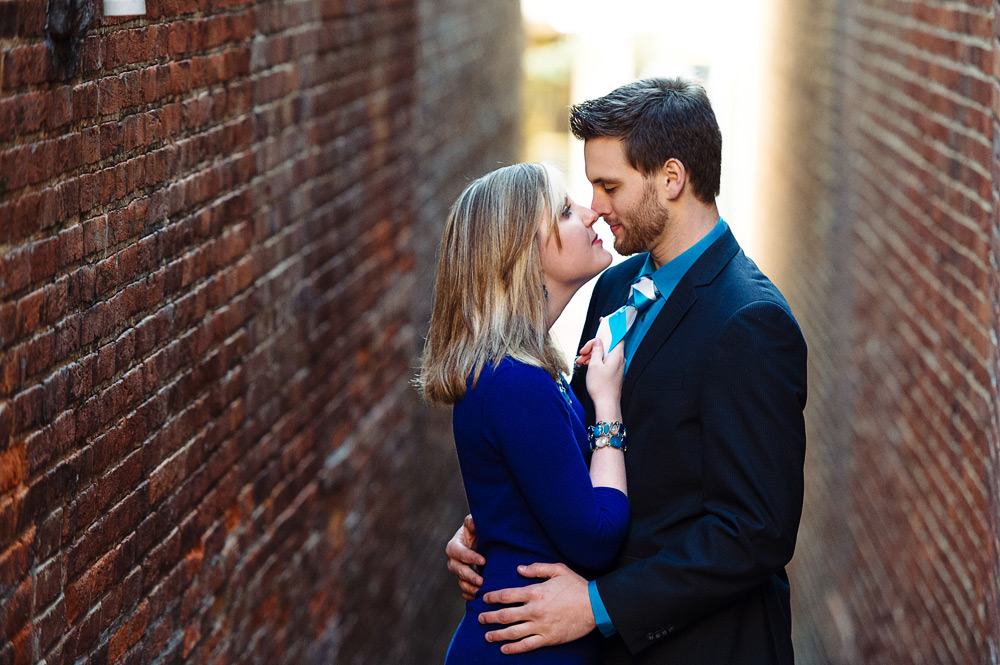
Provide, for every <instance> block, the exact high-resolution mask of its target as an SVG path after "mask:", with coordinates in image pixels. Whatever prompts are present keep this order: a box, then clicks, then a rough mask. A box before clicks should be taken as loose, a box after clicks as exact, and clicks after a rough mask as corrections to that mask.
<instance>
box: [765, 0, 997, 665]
mask: <svg viewBox="0 0 1000 665" xmlns="http://www.w3.org/2000/svg"><path fill="white" fill-rule="evenodd" d="M998 7H1000V6H998V5H997V4H996V3H995V2H990V1H985V2H984V1H977V2H947V3H924V2H882V1H872V0H868V1H859V0H853V1H848V2H832V1H831V2H825V1H820V2H778V9H777V10H776V12H775V14H776V15H777V16H778V17H779V18H778V20H777V22H776V24H775V34H774V38H773V40H772V41H771V45H772V46H771V49H770V56H769V57H768V61H769V62H770V63H772V65H771V66H772V67H773V69H772V70H771V72H770V73H771V74H773V78H772V79H771V81H772V83H773V86H772V87H771V93H770V94H771V95H772V96H773V100H774V101H773V103H772V104H771V108H770V111H769V113H768V120H769V125H768V127H767V130H766V136H767V139H766V140H765V141H764V142H763V144H762V145H763V148H764V149H763V151H762V162H761V163H762V165H763V166H762V178H761V180H760V183H761V192H762V197H761V204H762V208H761V213H760V218H761V220H762V222H761V226H762V227H765V226H766V227H767V228H768V231H767V241H766V243H765V244H766V251H765V252H764V258H765V260H766V262H767V263H768V265H770V266H771V267H772V273H773V275H774V277H775V278H776V280H777V281H778V283H779V284H780V285H781V286H782V288H783V289H784V292H785V293H786V294H787V296H788V298H789V300H790V301H791V304H792V307H793V309H794V310H795V312H796V314H797V315H798V317H799V320H800V322H801V323H802V326H803V328H804V331H805V334H806V338H807V339H808V341H809V350H810V365H809V371H810V390H811V394H810V398H809V400H810V401H809V406H808V410H807V414H808V427H809V431H808V436H809V453H808V462H807V466H808V476H807V493H806V506H805V512H804V515H803V521H802V529H801V531H800V538H799V543H800V546H799V548H798V550H797V552H796V556H795V560H794V564H793V567H792V571H791V572H792V579H793V585H794V589H795V590H796V591H795V605H794V607H795V610H796V616H797V629H796V643H797V646H798V649H799V653H800V654H801V656H802V660H803V662H806V663H845V664H846V663H996V662H997V661H998V653H997V649H998V637H1000V623H998V616H997V609H998V579H997V566H998V561H1000V558H998V550H997V542H998V540H997V533H998V532H997V520H998V501H997V499H998V496H997V492H998V488H1000V484H998V483H1000V477H998V465H997V453H998V445H1000V440H998V431H1000V425H998V412H1000V397H998V389H997V375H998V360H997V339H998V332H1000V306H998V287H997V276H998V265H997V257H998V255H1000V225H998V219H1000V218H998V194H997V192H998V186H1000V170H998V169H1000V164H998V157H1000V131H998V124H997V119H998V110H1000V96H998V75H1000V68H998V65H1000V58H998V57H997V53H998V51H997V45H998V43H997V34H998Z"/></svg>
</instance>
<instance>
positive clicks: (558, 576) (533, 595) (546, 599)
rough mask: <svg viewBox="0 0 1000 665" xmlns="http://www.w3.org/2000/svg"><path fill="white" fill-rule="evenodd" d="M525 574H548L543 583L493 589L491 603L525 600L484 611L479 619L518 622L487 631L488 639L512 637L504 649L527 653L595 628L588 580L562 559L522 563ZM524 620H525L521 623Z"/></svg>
mask: <svg viewBox="0 0 1000 665" xmlns="http://www.w3.org/2000/svg"><path fill="white" fill-rule="evenodd" d="M517 572H518V573H520V574H521V575H522V576H523V577H547V578H549V579H548V581H546V582H542V583H541V584H532V585H531V586H526V587H521V588H519V589H501V590H499V591H490V592H489V593H487V594H486V595H485V596H483V600H484V601H485V602H487V603H490V604H504V605H509V604H512V603H524V604H523V605H521V606H519V607H505V608H503V609H501V610H493V611H492V612H483V613H482V614H480V615H479V623H502V624H511V623H513V624H516V625H514V626H508V627H507V628H503V629H501V630H494V631H490V632H488V633H486V641H487V642H503V641H507V640H516V641H512V642H511V643H510V644H504V645H503V646H502V647H500V650H501V651H502V652H504V653H508V654H513V653H524V652H526V651H534V650H535V649H537V648H538V647H543V646H549V645H551V644H565V643H566V642H571V641H573V640H576V639H579V638H581V637H583V636H584V635H586V634H587V633H589V632H590V631H592V630H593V629H594V628H595V627H596V626H597V623H596V622H595V621H594V611H593V610H592V609H591V608H590V594H589V593H588V592H587V580H585V579H583V578H582V577H580V576H579V575H577V574H576V573H574V572H573V571H572V570H570V569H569V568H568V567H567V566H566V565H565V564H562V563H533V564H531V565H530V566H518V567H517ZM518 622H522V623H518Z"/></svg>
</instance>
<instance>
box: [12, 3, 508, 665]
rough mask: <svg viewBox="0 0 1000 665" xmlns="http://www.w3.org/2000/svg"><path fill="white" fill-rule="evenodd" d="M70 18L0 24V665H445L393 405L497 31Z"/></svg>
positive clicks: (448, 456)
mask: <svg viewBox="0 0 1000 665" xmlns="http://www.w3.org/2000/svg"><path fill="white" fill-rule="evenodd" d="M50 5H51V6H50ZM57 5H64V6H69V7H70V8H71V10H70V12H69V16H70V19H71V20H70V21H69V28H68V29H67V28H64V27H60V25H59V24H58V22H57V21H54V20H53V18H52V16H54V8H56V6H57ZM72 7H73V5H72V3H67V2H65V1H63V0H51V3H49V4H47V2H46V1H45V0H6V1H4V0H0V663H32V662H45V663H48V664H50V665H51V664H55V663H77V662H86V663H98V662H100V663H104V662H108V663H117V662H122V663H153V662H156V663H168V662H182V661H183V662H191V663H227V664H229V663H269V664H270V663H284V662H287V663H334V662H336V663H378V664H383V663H385V664H390V663H424V662H435V661H440V660H441V658H442V657H443V653H444V649H445V647H446V645H447V640H448V637H449V636H450V632H451V630H452V629H453V628H454V625H455V622H457V616H458V614H459V613H460V612H461V602H460V601H459V600H458V596H457V593H456V589H455V586H454V583H453V582H452V581H451V580H450V579H448V576H447V574H446V573H445V571H444V568H443V558H444V557H443V553H442V550H443V546H444V542H445V540H446V539H447V537H448V535H450V532H452V531H453V530H454V528H456V527H457V525H458V520H459V519H460V517H461V515H462V514H463V513H464V502H463V498H462V494H461V485H460V482H459V481H458V475H457V465H456V464H455V460H454V453H453V451H452V448H451V443H450V427H449V423H448V419H447V416H446V414H442V413H440V412H432V411H430V410H429V409H427V408H425V407H423V406H422V405H421V404H420V403H419V400H418V399H417V397H416V393H415V391H413V389H412V388H411V387H410V386H409V385H408V381H409V379H410V378H411V377H412V376H413V373H414V368H415V362H416V361H415V357H416V355H417V352H418V349H419V347H420V344H421V335H422V334H423V331H424V327H425V326H426V321H427V312H429V307H430V302H429V300H428V298H429V292H428V289H427V288H426V287H427V282H426V279H427V275H428V274H429V273H430V272H431V271H432V270H433V264H434V259H435V257H434V254H435V252H436V238H437V237H439V235H440V229H441V226H442V224H443V217H442V216H441V215H442V211H445V210H446V209H447V206H448V205H449V204H450V203H451V200H453V198H454V196H455V195H456V194H457V190H458V189H460V188H461V187H462V186H463V184H464V180H465V179H467V178H472V177H475V176H478V175H480V174H481V173H482V172H483V171H485V170H486V169H487V168H490V167H491V166H492V165H493V164H494V163H496V162H501V161H503V162H509V161H512V160H513V157H514V155H515V154H516V152H515V151H516V147H517V143H518V141H517V137H516V131H517V89H518V81H519V73H518V64H517V62H518V61H517V58H518V53H517V50H516V49H517V46H516V45H517V44H518V43H519V39H520V23H519V8H518V5H517V3H516V2H513V1H512V0H504V1H503V2H491V3H475V2H471V1H469V0H451V1H450V2H446V1H445V0H433V1H432V0H409V1H408V0H305V1H298V2H286V1H283V0H262V1H260V2H248V1H245V0H211V1H209V0H201V1H199V2H197V3H193V4H192V3H177V2H173V1H172V0H163V1H159V0H148V2H147V14H146V15H145V16H142V17H138V18H135V17H131V18H106V17H103V16H101V3H100V1H99V0H94V2H92V3H90V4H89V5H88V4H87V2H86V1H84V2H82V3H79V4H78V5H77V7H78V9H77V10H76V12H77V13H76V15H75V17H76V20H75V21H74V20H72V19H73V17H74V11H73V10H72ZM86 10H89V17H88V16H86V13H87V12H86ZM47 16H48V26H47ZM470 16H471V17H474V20H469V17H470ZM74 26H75V27H76V28H79V29H77V30H75V32H74V29H73V28H74ZM429 112H431V113H432V115H428V113H429ZM428 137H430V138H428ZM428 239H430V240H428ZM431 240H433V242H431Z"/></svg>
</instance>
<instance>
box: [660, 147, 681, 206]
mask: <svg viewBox="0 0 1000 665" xmlns="http://www.w3.org/2000/svg"><path fill="white" fill-rule="evenodd" d="M660 183H661V185H662V186H663V193H664V194H665V195H666V197H667V200H668V201H673V200H675V199H676V198H677V197H678V196H680V195H681V192H683V191H684V185H685V184H687V169H685V168H684V165H683V164H682V163H681V162H679V161H678V160H676V159H674V158H673V157H671V158H670V159H668V160H667V161H666V162H665V163H664V164H663V168H661V169H660Z"/></svg>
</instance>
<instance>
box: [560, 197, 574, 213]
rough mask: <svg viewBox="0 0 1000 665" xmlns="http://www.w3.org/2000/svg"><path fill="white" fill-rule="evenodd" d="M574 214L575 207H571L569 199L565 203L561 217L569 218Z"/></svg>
mask: <svg viewBox="0 0 1000 665" xmlns="http://www.w3.org/2000/svg"><path fill="white" fill-rule="evenodd" d="M572 212H573V207H572V206H571V205H570V203H569V199H566V201H565V202H564V203H563V209H562V212H561V213H560V215H561V216H562V217H569V216H570V214H571V213H572Z"/></svg>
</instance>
